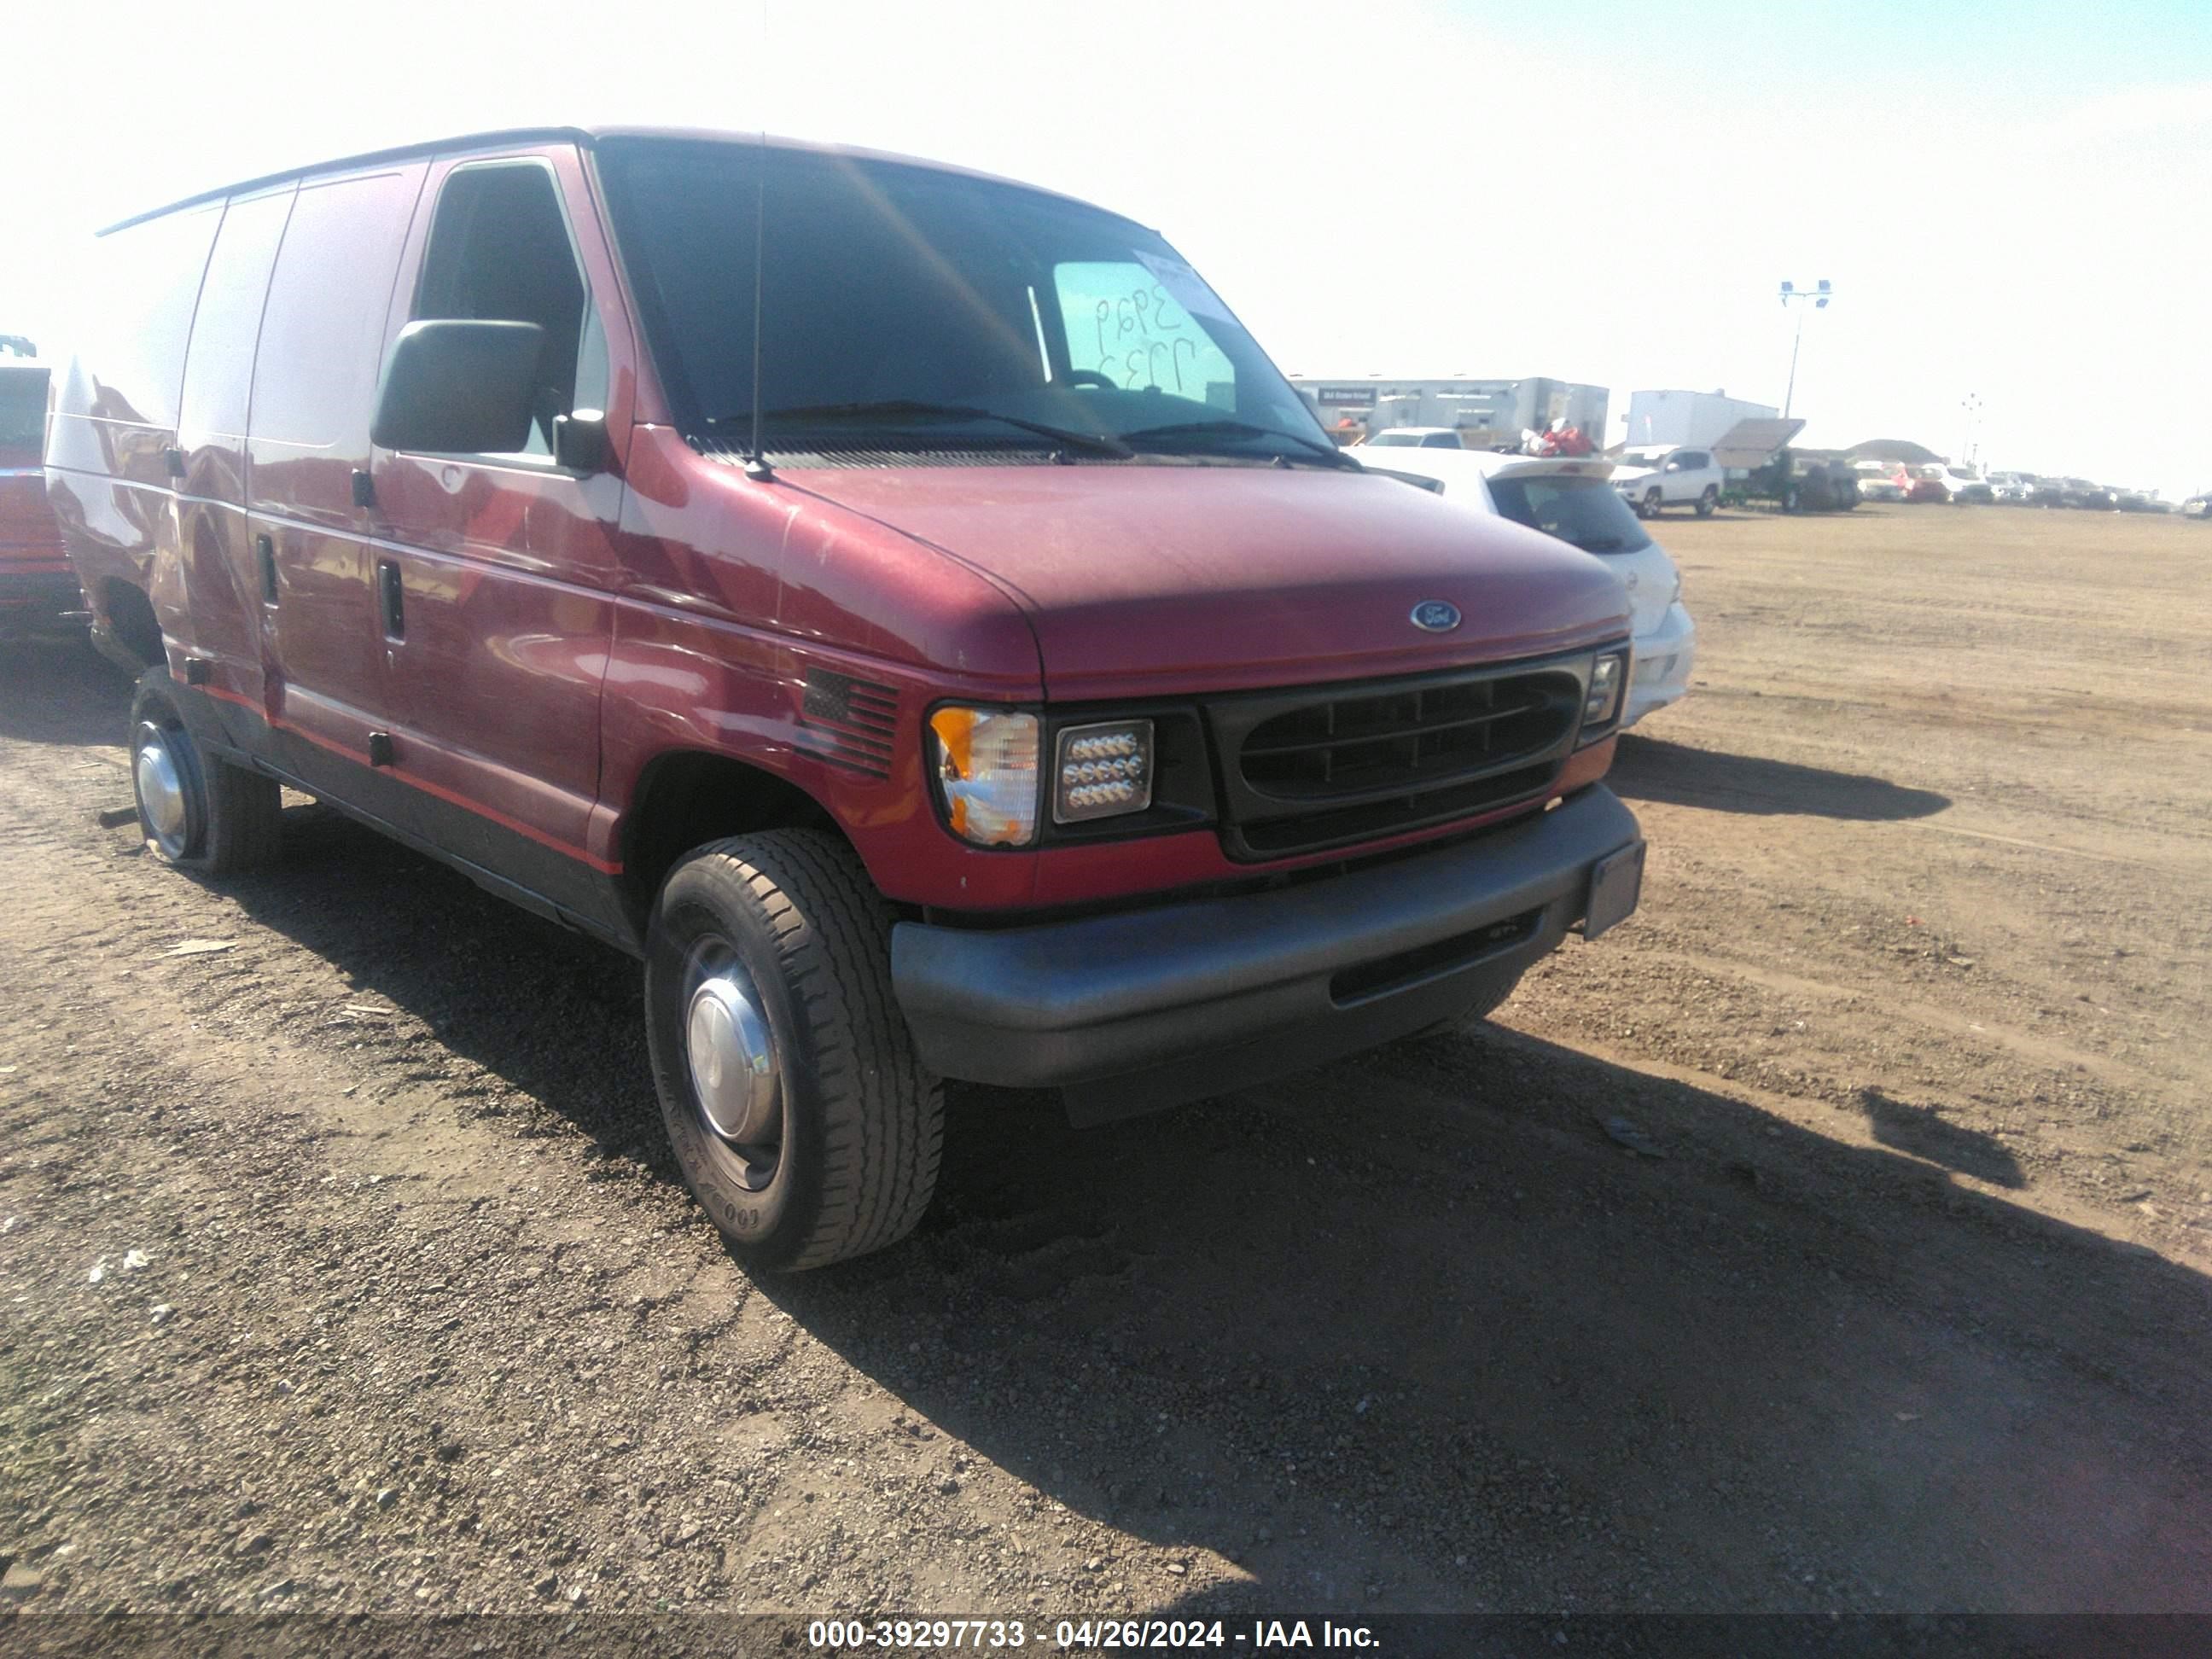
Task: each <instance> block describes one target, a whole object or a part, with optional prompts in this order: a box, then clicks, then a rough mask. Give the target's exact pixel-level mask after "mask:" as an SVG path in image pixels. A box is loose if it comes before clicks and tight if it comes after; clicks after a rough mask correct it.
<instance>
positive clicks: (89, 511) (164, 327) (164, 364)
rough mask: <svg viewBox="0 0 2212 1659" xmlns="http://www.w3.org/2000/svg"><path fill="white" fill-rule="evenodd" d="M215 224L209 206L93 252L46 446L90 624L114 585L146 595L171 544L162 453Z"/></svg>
mask: <svg viewBox="0 0 2212 1659" xmlns="http://www.w3.org/2000/svg"><path fill="white" fill-rule="evenodd" d="M221 220H222V203H220V202H214V203H210V204H204V205H201V206H197V207H193V208H189V209H182V210H179V211H177V212H175V213H172V214H167V215H164V216H161V217H160V218H156V219H149V220H148V221H146V222H143V223H142V224H137V225H133V226H131V227H130V228H128V229H125V230H120V231H117V232H114V233H112V234H109V235H106V236H103V237H101V238H100V239H99V240H97V241H95V242H94V245H93V250H92V254H91V268H90V270H88V273H87V276H88V280H87V283H86V289H87V292H86V297H85V301H84V305H83V309H82V319H81V322H80V327H79V336H78V339H77V343H76V356H74V357H73V358H72V360H71V361H70V367H69V370H68V372H67V374H65V375H64V377H63V380H62V384H61V387H60V390H59V392H58V396H57V397H56V398H55V402H54V416H53V420H52V423H51V425H50V427H49V428H48V432H47V438H46V467H47V469H48V478H47V499H48V501H49V502H50V503H51V504H52V507H53V509H54V515H55V517H56V519H57V520H58V521H59V523H60V525H61V527H62V534H63V538H64V541H65V542H66V543H67V544H68V547H69V550H70V563H71V564H72V565H74V566H75V567H76V573H77V578H78V580H79V581H81V582H82V584H83V586H84V591H85V594H86V597H87V599H88V602H89V603H90V605H91V607H92V611H93V615H94V621H95V623H98V624H99V625H100V626H101V627H103V628H105V627H106V625H107V624H108V623H109V620H110V619H109V617H108V614H107V610H108V602H109V598H110V595H111V594H112V593H113V592H115V591H116V590H117V588H118V587H124V588H132V589H136V590H137V592H140V593H144V592H146V591H147V589H148V586H149V582H150V579H151V574H152V568H153V562H154V552H155V543H156V540H157V539H158V538H159V537H160V536H161V534H162V533H164V532H167V533H170V534H171V535H172V536H173V534H174V526H173V521H172V520H171V514H172V512H173V506H172V502H171V499H170V497H171V489H172V486H173V483H174V480H173V478H172V477H170V476H169V471H168V465H167V458H166V452H167V450H168V449H169V448H171V447H173V445H174V444H175V442H176V422H177V404H178V398H179V392H180V390H181V388H182V385H183V381H184V374H185V341H186V339H187V338H188V337H189V336H190V333H191V322H192V310H193V307H194V306H195V304H196V303H197V301H198V298H199V290H200V279H201V277H202V276H203V274H204V272H205V270H206V269H207V262H208V252H209V249H210V247H211V246H212V245H213V243H214V241H215V234H216V226H217V224H218V223H219V222H221Z"/></svg>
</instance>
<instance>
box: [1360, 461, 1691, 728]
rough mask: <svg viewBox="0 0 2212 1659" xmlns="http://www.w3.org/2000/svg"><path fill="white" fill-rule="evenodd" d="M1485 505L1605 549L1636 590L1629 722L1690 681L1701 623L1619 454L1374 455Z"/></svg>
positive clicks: (1476, 506) (1456, 498)
mask: <svg viewBox="0 0 2212 1659" xmlns="http://www.w3.org/2000/svg"><path fill="white" fill-rule="evenodd" d="M1368 471H1370V472H1386V473H1388V474H1389V475H1390V476H1391V477H1399V478H1403V479H1405V480H1406V481H1407V482H1408V483H1416V484H1419V485H1420V486H1421V487H1422V488H1424V489H1432V490H1433V491H1434V492H1435V493H1436V494H1437V495H1442V496H1443V497H1444V498H1445V499H1446V500H1447V501H1453V502H1455V503H1456V504H1457V505H1459V506H1462V507H1467V508H1469V509H1470V510H1472V511H1474V512H1477V513H1495V514H1497V515H1498V516H1499V517H1501V518H1506V519H1510V520H1513V522H1514V523H1516V524H1524V525H1527V526H1528V527H1529V528H1530V529H1531V530H1541V531H1542V532H1544V533H1545V534H1546V535H1547V536H1555V537H1557V538H1559V540H1561V541H1563V542H1565V543H1567V544H1569V545H1570V546H1573V547H1578V548H1580V549H1582V550H1583V552H1585V553H1592V554H1595V555H1596V556H1598V557H1599V558H1601V559H1602V560H1604V561H1605V564H1606V568H1607V569H1609V570H1611V571H1612V572H1613V574H1614V575H1616V576H1618V577H1619V578H1620V583H1621V586H1624V587H1626V589H1627V590H1628V599H1629V605H1630V608H1631V611H1632V622H1631V626H1632V628H1633V629H1634V630H1635V643H1636V665H1635V668H1634V670H1633V671H1632V678H1630V680H1629V685H1628V707H1627V708H1626V709H1625V710H1624V711H1623V712H1622V714H1621V717H1620V724H1621V726H1622V729H1623V730H1626V728H1628V727H1629V726H1633V725H1635V724H1636V722H1637V721H1638V720H1642V719H1643V718H1644V716H1645V715H1646V714H1650V713H1652V712H1653V711H1654V710H1656V709H1660V708H1665V707H1666V706H1667V705H1668V703H1670V702H1678V701H1679V700H1680V698H1681V696H1683V694H1684V693H1685V692H1686V691H1688V690H1689V689H1690V671H1691V668H1692V665H1693V663H1694V661H1695V659H1696V656H1697V648H1698V629H1697V624H1696V623H1693V622H1692V620H1691V619H1690V613H1689V611H1688V610H1687V609H1686V607H1685V606H1684V605H1683V604H1682V577H1681V573H1680V571H1678V570H1677V569H1676V568H1674V560H1673V559H1671V558H1669V557H1668V555H1667V550H1665V549H1664V548H1662V547H1661V546H1660V545H1659V544H1658V543H1656V542H1655V541H1653V540H1652V539H1651V536H1650V532H1648V531H1646V530H1645V529H1644V526H1643V525H1642V524H1641V523H1639V522H1638V514H1637V513H1634V512H1633V511H1632V510H1631V509H1630V507H1629V506H1628V504H1627V503H1626V501H1623V500H1622V499H1621V497H1620V495H1618V494H1617V493H1616V492H1615V491H1614V490H1613V489H1612V487H1611V484H1610V475H1611V473H1612V471H1613V465H1612V463H1610V462H1608V461H1603V460H1597V459H1565V458H1560V457H1552V456H1529V455H1503V454H1494V453H1490V452H1489V451H1486V450H1472V449H1470V450H1463V451H1462V452H1461V453H1458V454H1456V455H1455V454H1451V453H1448V452H1444V451H1438V450H1422V451H1420V452H1419V453H1416V454H1411V455H1394V456H1391V457H1390V458H1389V459H1388V460H1381V459H1377V460H1373V461H1370V462H1369V463H1368Z"/></svg>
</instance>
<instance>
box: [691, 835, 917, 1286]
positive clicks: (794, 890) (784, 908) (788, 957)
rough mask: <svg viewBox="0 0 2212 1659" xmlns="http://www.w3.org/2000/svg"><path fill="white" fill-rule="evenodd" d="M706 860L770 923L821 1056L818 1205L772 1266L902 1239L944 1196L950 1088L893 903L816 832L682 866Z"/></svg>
mask: <svg viewBox="0 0 2212 1659" xmlns="http://www.w3.org/2000/svg"><path fill="white" fill-rule="evenodd" d="M700 866H708V869H707V870H706V871H702V873H707V874H708V876H709V879H710V880H711V882H712V884H713V885H714V886H715V887H717V888H720V889H722V890H723V892H724V894H725V896H726V897H727V898H730V899H733V900H736V901H737V902H739V903H741V904H743V905H744V906H745V907H746V908H750V910H751V912H752V914H753V915H755V917H757V919H758V921H760V923H761V925H762V927H763V929H764V931H765V932H766V933H767V935H768V939H769V943H770V945H772V948H773V949H774V951H775V955H776V957H777V960H778V962H779V963H780V964H781V969H782V972H783V979H784V985H785V988H786V990H787V993H788V995H789V997H790V1000H791V1004H792V1006H793V1009H794V1010H795V1011H796V1012H798V1013H799V1017H800V1018H801V1019H802V1021H803V1022H804V1024H805V1028H806V1029H805V1040H806V1041H807V1042H808V1043H809V1044H810V1046H811V1051H812V1062H813V1071H814V1075H815V1079H816V1081H817V1085H818V1089H817V1094H818V1101H817V1104H818V1106H819V1108H820V1109H821V1112H822V1115H823V1123H822V1165H823V1167H822V1170H821V1180H820V1200H819V1204H818V1206H817V1211H816V1213H815V1216H814V1218H813V1224H812V1225H811V1227H810V1228H809V1229H808V1230H807V1231H806V1234H805V1237H802V1238H798V1239H794V1240H793V1241H791V1242H790V1243H788V1244H787V1246H786V1247H784V1248H783V1249H779V1250H778V1251H777V1252H776V1253H775V1264H776V1265H778V1266H781V1267H792V1268H804V1267H822V1266H825V1265H827V1264H828V1263H829V1262H832V1261H843V1260H845V1259H847V1258H848V1257H851V1256H856V1255H866V1253H868V1252H869V1251H872V1250H878V1249H883V1248H884V1246H886V1245H888V1244H891V1243H896V1242H897V1241H898V1240H899V1239H901V1238H903V1237H905V1236H906V1235H907V1234H908V1233H909V1232H911V1231H914V1229H915V1226H916V1225H918V1224H919V1223H920V1222H921V1218H922V1214H923V1212H924V1211H926V1210H927V1208H928V1206H929V1201H930V1200H931V1198H932V1197H933V1195H934V1194H935V1192H936V1188H937V1176H938V1170H939V1164H940V1162H941V1160H942V1156H943V1151H944V1139H945V1087H944V1084H943V1083H942V1082H941V1081H940V1080H939V1079H936V1078H934V1077H932V1076H930V1075H929V1074H928V1073H926V1072H925V1071H923V1070H922V1068H921V1064H920V1062H919V1060H917V1059H916V1057H915V1054H914V1048H913V1042H912V1040H911V1038H910V1037H909V1036H908V1032H907V1030H906V1023H905V1020H904V1018H902V1016H901V1015H900V1013H899V1011H898V1002H897V999H896V994H894V992H893V989H892V986H891V977H890V911H889V908H888V907H887V906H886V905H885V903H884V900H883V898H882V896H880V895H879V894H878V892H877V890H876V889H875V886H874V884H873V883H872V882H871V881H870V880H869V879H868V877H867V873H866V871H865V870H864V869H863V868H862V867H861V866H860V860H858V859H857V858H856V857H855V856H854V854H853V853H852V851H851V850H850V849H849V848H848V847H847V846H846V845H845V844H844V843H843V842H842V841H840V840H838V839H837V838H836V836H832V835H829V834H828V833H826V832H824V831H822V830H818V829H779V830H769V831H764V832H762V833H758V834H754V835H745V836H732V837H730V838H728V839H726V840H724V841H718V842H709V843H708V844H707V845H706V846H704V847H702V848H697V849H696V851H694V852H693V853H692V854H690V857H689V858H687V859H686V860H684V862H683V863H682V864H681V865H679V866H678V872H679V873H680V872H684V871H688V870H693V869H696V868H699V867H700ZM673 879H674V876H673V875H671V880H673Z"/></svg>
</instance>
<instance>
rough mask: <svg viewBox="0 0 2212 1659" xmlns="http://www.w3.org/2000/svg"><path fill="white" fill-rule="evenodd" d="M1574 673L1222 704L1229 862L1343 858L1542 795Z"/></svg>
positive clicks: (1570, 729)
mask: <svg viewBox="0 0 2212 1659" xmlns="http://www.w3.org/2000/svg"><path fill="white" fill-rule="evenodd" d="M1586 660H1587V659H1582V658H1577V659H1574V660H1572V661H1571V662H1567V663H1557V662H1555V663H1550V664H1545V665H1518V666H1515V667H1510V668H1504V669H1497V668H1492V669H1474V670H1465V671H1457V672H1454V673H1449V674H1441V675H1428V676H1424V677H1422V678H1419V679H1407V680H1392V681H1383V682H1379V683H1376V682H1370V683H1369V684H1364V685H1358V686H1346V687H1342V688H1335V689H1333V690H1331V689H1326V688H1320V687H1310V688H1308V689H1306V690H1303V691H1296V692H1280V693H1270V694H1267V695H1265V696H1259V697H1241V698H1225V699H1222V700H1221V701H1219V702H1216V703H1214V704H1213V705H1212V707H1211V708H1209V709H1208V711H1207V712H1208V714H1209V716H1210V718H1211V719H1212V721H1213V724H1214V729H1215V733H1216V736H1217V737H1218V739H1219V740H1220V744H1221V750H1222V752H1223V754H1224V755H1225V757H1230V760H1231V778H1230V783H1231V787H1230V789H1229V792H1228V793H1229V800H1228V802H1227V803H1226V805H1227V808H1228V810H1227V811H1226V812H1225V814H1224V819H1225V823H1224V829H1225V839H1226V841H1227V844H1228V847H1229V850H1230V852H1231V854H1232V855H1234V856H1238V857H1243V858H1248V859H1250V858H1279V857H1282V856H1284V855H1285V854H1291V853H1299V852H1309V851H1313V850H1316V849H1317V848H1331V847H1342V846H1348V845H1351V844H1353V843H1355V842H1363V841H1371V840H1375V839H1376V838H1378V837H1381V836H1389V835H1394V834H1396V833H1398V832H1400V831H1402V830H1406V829H1417V828H1419V827H1421V826H1423V825H1426V824H1431V823H1443V822H1446V821H1449V820H1450V819H1453V818H1457V817H1469V816H1471V815H1473V814H1475V813H1478V812H1481V811H1486V810H1487V809H1489V808H1492V807H1496V806H1500V805H1508V804H1510V803H1511V802H1513V801H1516V800H1518V799H1523V798H1525V797H1528V796H1533V795H1535V794H1538V793H1541V791H1542V790H1543V789H1544V787H1546V786H1547V784H1548V783H1549V782H1550V781H1552V779H1553V777H1554V776H1555V775H1557V774H1558V771H1559V766H1560V765H1561V763H1563V762H1564V761H1565V758H1566V757H1567V754H1568V752H1569V751H1570V750H1571V747H1572V745H1573V742H1574V736H1575V724H1576V718H1577V714H1578V712H1579V710H1580V708H1581V706H1582V698H1583V680H1582V673H1583V670H1582V664H1583V662H1584V661H1586Z"/></svg>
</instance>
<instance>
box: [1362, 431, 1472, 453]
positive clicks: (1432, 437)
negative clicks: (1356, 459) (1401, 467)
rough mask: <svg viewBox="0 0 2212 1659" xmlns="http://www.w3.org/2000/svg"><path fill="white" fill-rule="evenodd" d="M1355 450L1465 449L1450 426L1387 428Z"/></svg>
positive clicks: (1364, 441)
mask: <svg viewBox="0 0 2212 1659" xmlns="http://www.w3.org/2000/svg"><path fill="white" fill-rule="evenodd" d="M1352 447H1353V448H1354V449H1464V448H1465V447H1466V446H1465V445H1464V444H1462V443H1461V442H1460V441H1459V434H1458V433H1457V432H1455V430H1453V429H1452V428H1450V427H1448V426H1386V427H1384V428H1383V429H1382V430H1381V431H1380V432H1377V433H1376V434H1375V435H1373V436H1372V437H1370V438H1367V439H1364V440H1363V441H1360V442H1358V443H1356V444H1354V445H1352Z"/></svg>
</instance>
